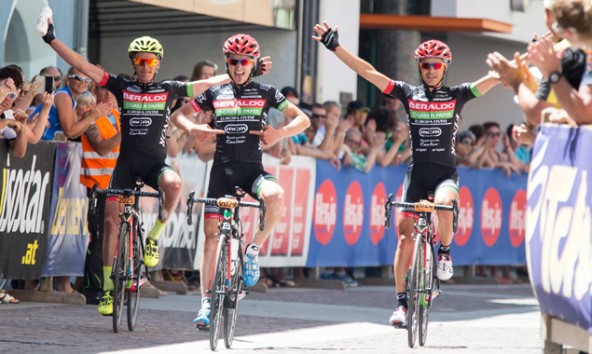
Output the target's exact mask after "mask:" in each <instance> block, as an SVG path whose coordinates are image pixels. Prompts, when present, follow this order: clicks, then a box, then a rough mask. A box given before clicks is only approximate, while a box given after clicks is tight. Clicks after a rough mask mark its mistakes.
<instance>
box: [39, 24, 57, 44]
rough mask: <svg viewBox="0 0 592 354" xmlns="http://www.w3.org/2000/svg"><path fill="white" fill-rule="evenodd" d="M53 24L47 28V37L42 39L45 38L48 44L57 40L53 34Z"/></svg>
mask: <svg viewBox="0 0 592 354" xmlns="http://www.w3.org/2000/svg"><path fill="white" fill-rule="evenodd" d="M53 30H54V29H53V23H50V24H49V25H48V26H47V33H46V34H45V36H43V37H41V38H43V41H44V42H45V43H47V44H50V43H51V41H53V40H54V39H55V35H54V33H53Z"/></svg>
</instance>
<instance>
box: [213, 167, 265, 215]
mask: <svg viewBox="0 0 592 354" xmlns="http://www.w3.org/2000/svg"><path fill="white" fill-rule="evenodd" d="M264 180H275V181H277V178H275V177H274V176H273V175H272V174H270V173H269V172H266V171H265V170H264V169H263V165H262V164H258V163H252V162H239V161H233V162H228V163H221V164H216V165H213V166H212V171H211V172H210V184H209V186H208V195H207V197H208V198H220V197H223V196H226V195H234V192H235V189H234V187H235V186H238V187H240V188H241V189H242V190H243V191H245V192H247V193H248V194H249V195H250V196H251V197H253V198H254V199H257V198H258V197H259V192H260V191H259V188H260V187H261V182H263V181H264ZM219 213H220V208H218V207H217V206H215V205H206V206H205V216H206V217H217V215H219Z"/></svg>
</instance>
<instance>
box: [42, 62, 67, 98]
mask: <svg viewBox="0 0 592 354" xmlns="http://www.w3.org/2000/svg"><path fill="white" fill-rule="evenodd" d="M39 75H43V76H47V77H51V78H53V91H54V92H55V91H57V90H58V89H59V88H60V87H62V80H63V78H64V75H63V74H62V71H61V70H60V69H59V68H58V67H55V66H46V67H45V68H43V69H41V71H39ZM68 75H70V74H68Z"/></svg>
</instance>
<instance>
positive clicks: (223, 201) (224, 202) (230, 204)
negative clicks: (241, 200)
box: [216, 197, 238, 209]
mask: <svg viewBox="0 0 592 354" xmlns="http://www.w3.org/2000/svg"><path fill="white" fill-rule="evenodd" d="M216 204H217V205H218V206H219V207H220V208H223V209H234V208H236V207H237V206H238V200H236V199H234V198H228V197H222V198H218V199H217V200H216Z"/></svg>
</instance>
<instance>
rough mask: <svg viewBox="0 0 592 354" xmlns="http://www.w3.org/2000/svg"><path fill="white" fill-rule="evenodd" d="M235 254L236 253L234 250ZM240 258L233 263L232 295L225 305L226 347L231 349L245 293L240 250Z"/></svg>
mask: <svg viewBox="0 0 592 354" xmlns="http://www.w3.org/2000/svg"><path fill="white" fill-rule="evenodd" d="M233 252H236V251H235V250H233ZM238 252H239V256H238V257H237V258H236V259H235V260H234V261H233V263H234V273H233V274H232V280H231V281H232V283H231V284H230V289H231V290H230V294H229V296H228V297H227V299H226V302H225V304H224V345H225V346H226V348H228V349H230V346H231V345H232V342H233V340H234V330H235V328H236V320H237V318H238V305H239V300H240V297H241V295H242V294H241V292H243V291H244V288H245V281H244V279H243V259H242V258H243V257H242V256H241V250H238Z"/></svg>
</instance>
